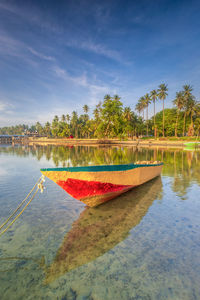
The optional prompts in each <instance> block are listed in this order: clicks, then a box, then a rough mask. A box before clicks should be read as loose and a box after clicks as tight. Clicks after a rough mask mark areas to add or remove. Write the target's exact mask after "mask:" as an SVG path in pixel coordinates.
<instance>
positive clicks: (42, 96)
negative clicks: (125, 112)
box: [0, 0, 200, 127]
mask: <svg viewBox="0 0 200 300" xmlns="http://www.w3.org/2000/svg"><path fill="white" fill-rule="evenodd" d="M199 79H200V2H199V1H188V0H187V1H184V0H179V1H178V0H174V1H169V0H166V1H164V0H163V1H162V0H160V1H158V0H147V1H144V0H138V1H134V0H132V1H126V0H124V1H121V0H110V1H109V0H107V1H103V0H102V1H95V0H88V1H86V0H85V1H84V0H77V1H76V0H71V1H67V0H66V1H62V0H60V1H55V0H54V1H51V0H48V1H47V0H45V1H44V0H32V1H31V0H23V1H22V0H21V1H20V0H17V1H9V0H5V1H4V0H0V127H2V126H7V125H14V124H19V123H26V124H33V123H35V122H36V121H40V122H41V123H43V124H44V123H45V122H46V121H47V120H52V119H53V117H54V115H59V116H61V115H62V114H70V113H71V112H72V111H73V110H76V111H77V112H78V113H79V114H80V113H82V107H83V105H84V104H87V105H88V106H89V107H90V114H91V113H92V110H93V109H94V107H95V105H96V104H97V103H98V102H99V101H100V100H102V99H103V97H104V95H105V94H111V95H113V94H118V95H119V96H120V97H121V98H122V101H123V103H124V105H126V106H130V107H131V108H132V109H134V107H135V104H136V103H137V101H138V99H139V98H140V97H141V96H143V95H144V94H146V93H147V92H149V91H151V90H152V89H156V88H157V87H158V85H159V84H160V83H166V84H168V88H169V96H168V98H167V100H166V107H172V100H173V99H174V97H175V93H176V91H178V90H180V89H181V88H182V86H183V85H184V84H191V85H192V86H193V88H194V94H195V96H196V97H197V99H198V100H200V85H199ZM160 109H161V103H158V104H157V110H160ZM150 113H151V110H150Z"/></svg>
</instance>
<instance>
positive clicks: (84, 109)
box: [83, 104, 89, 114]
mask: <svg viewBox="0 0 200 300" xmlns="http://www.w3.org/2000/svg"><path fill="white" fill-rule="evenodd" d="M83 111H84V112H85V113H86V114H87V113H88V111H89V106H88V105H87V104H85V105H84V106H83Z"/></svg>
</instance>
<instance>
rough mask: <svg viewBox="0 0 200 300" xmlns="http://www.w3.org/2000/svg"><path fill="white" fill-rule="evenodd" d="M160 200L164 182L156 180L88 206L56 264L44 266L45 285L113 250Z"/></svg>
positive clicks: (67, 239)
mask: <svg viewBox="0 0 200 300" xmlns="http://www.w3.org/2000/svg"><path fill="white" fill-rule="evenodd" d="M161 197H162V181H161V177H157V178H155V179H153V180H151V181H150V182H148V183H147V184H145V185H144V186H139V187H137V188H135V189H134V190H131V191H129V192H127V193H125V194H123V195H121V196H119V197H118V198H117V199H115V200H113V201H112V200H111V201H108V202H107V203H105V204H104V205H100V206H98V207H95V208H90V207H86V208H85V209H84V210H83V211H82V212H81V214H80V216H79V218H78V219H77V220H76V221H75V222H74V223H73V224H72V227H71V229H70V230H69V232H68V233H67V234H66V235H65V237H64V239H63V241H62V244H61V245H60V247H59V249H58V251H57V254H56V256H55V258H54V259H53V261H52V262H51V263H50V265H49V266H47V265H45V266H44V270H45V283H46V284H49V283H51V282H53V281H54V280H56V279H57V278H59V277H60V276H62V275H64V274H65V273H67V272H69V271H72V270H74V269H76V268H78V267H80V266H82V265H85V264H87V263H89V262H91V261H94V260H95V259H97V258H98V257H100V256H102V255H104V254H105V253H107V252H108V251H109V250H111V249H113V248H114V247H115V246H116V245H117V244H119V243H120V242H122V241H123V240H124V239H126V238H127V237H128V235H129V232H130V230H131V229H132V228H134V227H135V226H137V225H138V224H140V222H141V220H142V219H143V217H144V216H145V215H146V214H147V212H148V210H149V208H150V207H151V205H152V204H153V202H154V200H156V199H160V198H161Z"/></svg>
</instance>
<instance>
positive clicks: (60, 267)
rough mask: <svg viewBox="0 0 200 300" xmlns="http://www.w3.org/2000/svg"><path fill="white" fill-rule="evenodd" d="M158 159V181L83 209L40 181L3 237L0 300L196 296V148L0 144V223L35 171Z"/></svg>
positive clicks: (199, 191) (199, 205) (199, 227)
mask: <svg viewBox="0 0 200 300" xmlns="http://www.w3.org/2000/svg"><path fill="white" fill-rule="evenodd" d="M152 159H155V160H163V161H164V163H165V165H164V168H163V172H162V176H161V178H157V179H155V180H153V181H151V182H149V183H147V184H144V185H143V186H141V187H138V188H135V189H133V190H132V191H130V192H128V193H126V194H124V195H122V196H121V197H118V198H117V199H115V200H112V201H109V202H108V203H106V204H103V205H101V206H99V207H97V208H86V207H85V205H84V204H82V203H81V202H79V201H77V200H74V199H73V198H71V197H70V196H69V195H67V194H66V193H65V192H64V191H63V190H62V189H61V188H59V187H58V186H57V185H56V184H54V183H53V182H51V181H49V180H48V179H47V180H46V182H45V186H46V190H45V191H44V193H43V194H38V195H37V197H36V198H35V199H34V200H33V202H32V203H31V205H30V206H29V207H28V209H27V210H26V211H25V212H24V213H23V215H22V216H21V217H20V219H19V220H18V221H17V222H16V223H15V224H14V225H13V227H11V229H10V230H9V231H8V232H7V233H5V234H4V235H3V236H1V237H0V299H1V300H3V299H6V300H8V299H78V300H80V299H82V300H83V299H84V300H85V299H91V300H92V299H94V300H106V299H116V300H117V299H120V300H122V299H153V300H154V299H181V300H184V299H190V300H193V299H200V284H199V283H200V197H199V195H200V172H199V170H200V152H197V151H195V152H190V151H182V150H172V149H170V150H166V149H163V150H158V149H151V148H149V149H144V148H143V149H139V150H136V149H135V148H133V147H83V146H81V147H72V148H70V147H64V146H59V147H56V146H37V147H36V146H32V147H30V146H29V147H20V146H19V147H6V146H1V147H0V205H1V210H0V222H1V223H2V222H3V221H4V220H5V219H6V216H8V215H9V214H10V212H11V211H12V210H13V208H15V207H16V206H17V205H18V204H19V203H20V201H21V200H22V199H23V198H24V197H25V196H26V195H27V194H28V192H29V190H30V189H31V188H32V186H33V185H34V183H35V182H36V180H37V179H38V178H39V177H40V168H45V167H51V166H52V167H54V166H78V165H88V164H91V165H94V164H113V163H114V164H119V163H129V162H134V161H137V160H152Z"/></svg>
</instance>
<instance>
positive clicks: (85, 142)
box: [27, 137, 195, 148]
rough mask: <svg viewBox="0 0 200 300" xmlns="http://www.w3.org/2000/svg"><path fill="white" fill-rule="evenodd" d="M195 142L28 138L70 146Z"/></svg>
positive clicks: (40, 143)
mask: <svg viewBox="0 0 200 300" xmlns="http://www.w3.org/2000/svg"><path fill="white" fill-rule="evenodd" d="M188 142H195V141H190V140H185V141H171V140H163V141H161V140H154V139H149V140H142V139H141V140H140V139H138V140H128V141H127V140H126V141H123V140H119V139H66V138H61V139H57V138H44V137H41V138H32V137H31V138H30V137H29V138H28V141H27V143H28V144H38V145H49V144H51V145H69V146H77V145H82V146H92V145H93V146H108V145H110V146H117V145H124V146H125V145H126V146H135V147H143V146H144V147H146V146H148V147H176V148H177V147H181V148H182V147H185V143H188Z"/></svg>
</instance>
